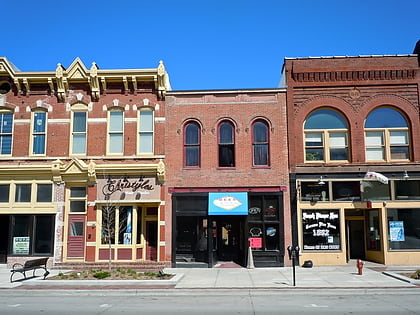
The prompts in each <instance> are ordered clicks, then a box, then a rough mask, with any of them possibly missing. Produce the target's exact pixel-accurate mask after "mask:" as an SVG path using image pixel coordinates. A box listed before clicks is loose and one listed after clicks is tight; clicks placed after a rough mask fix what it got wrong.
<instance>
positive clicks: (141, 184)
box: [97, 175, 160, 201]
mask: <svg viewBox="0 0 420 315" xmlns="http://www.w3.org/2000/svg"><path fill="white" fill-rule="evenodd" d="M97 199H98V200H112V201H116V200H118V201H121V200H133V201H135V200H158V199H160V189H159V188H158V187H156V177H154V176H143V175H140V176H107V177H105V178H99V179H98V193H97Z"/></svg>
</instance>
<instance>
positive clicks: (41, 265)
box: [10, 257, 50, 282]
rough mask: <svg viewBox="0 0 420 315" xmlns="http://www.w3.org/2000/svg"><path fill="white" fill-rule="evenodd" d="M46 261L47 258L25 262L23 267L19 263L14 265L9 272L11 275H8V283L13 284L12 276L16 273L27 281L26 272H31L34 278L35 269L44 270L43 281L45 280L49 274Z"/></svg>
mask: <svg viewBox="0 0 420 315" xmlns="http://www.w3.org/2000/svg"><path fill="white" fill-rule="evenodd" d="M47 260H48V257H46V258H38V259H31V260H27V261H25V263H24V264H23V265H22V264H20V263H15V264H14V265H13V266H12V269H11V270H10V272H11V273H12V274H11V275H10V282H13V281H12V278H13V275H14V274H15V273H16V272H19V273H21V274H23V276H24V277H25V278H24V279H27V277H26V272H27V271H31V270H32V271H33V273H32V277H35V271H36V270H37V269H44V270H45V272H44V280H45V278H46V277H47V276H48V275H49V274H50V272H49V271H48V270H47Z"/></svg>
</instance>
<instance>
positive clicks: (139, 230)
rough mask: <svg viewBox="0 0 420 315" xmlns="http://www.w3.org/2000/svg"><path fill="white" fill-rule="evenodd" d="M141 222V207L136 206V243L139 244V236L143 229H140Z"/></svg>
mask: <svg viewBox="0 0 420 315" xmlns="http://www.w3.org/2000/svg"><path fill="white" fill-rule="evenodd" d="M142 222H143V220H142V211H141V208H140V207H138V208H137V244H141V236H142V233H143V231H142V229H141V226H142Z"/></svg>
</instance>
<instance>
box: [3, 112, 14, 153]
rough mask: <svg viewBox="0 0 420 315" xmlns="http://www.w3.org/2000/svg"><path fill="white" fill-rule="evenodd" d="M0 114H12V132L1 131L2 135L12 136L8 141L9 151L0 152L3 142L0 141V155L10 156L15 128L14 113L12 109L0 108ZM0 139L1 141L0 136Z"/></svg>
mask: <svg viewBox="0 0 420 315" xmlns="http://www.w3.org/2000/svg"><path fill="white" fill-rule="evenodd" d="M0 114H10V115H12V133H3V132H2V133H1V135H2V136H6V135H10V136H11V137H12V141H11V143H10V153H6V154H2V153H1V152H2V147H3V143H0V156H11V155H12V153H13V138H14V137H13V134H14V131H15V130H14V129H15V124H14V120H15V117H14V113H13V111H10V110H0ZM0 123H3V121H0ZM0 130H1V129H0ZM0 141H1V138H0Z"/></svg>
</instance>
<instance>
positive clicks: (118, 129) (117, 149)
mask: <svg viewBox="0 0 420 315" xmlns="http://www.w3.org/2000/svg"><path fill="white" fill-rule="evenodd" d="M108 119H109V120H108V122H109V123H108V153H110V154H122V153H123V152H124V113H123V111H121V110H112V111H110V112H108Z"/></svg>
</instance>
